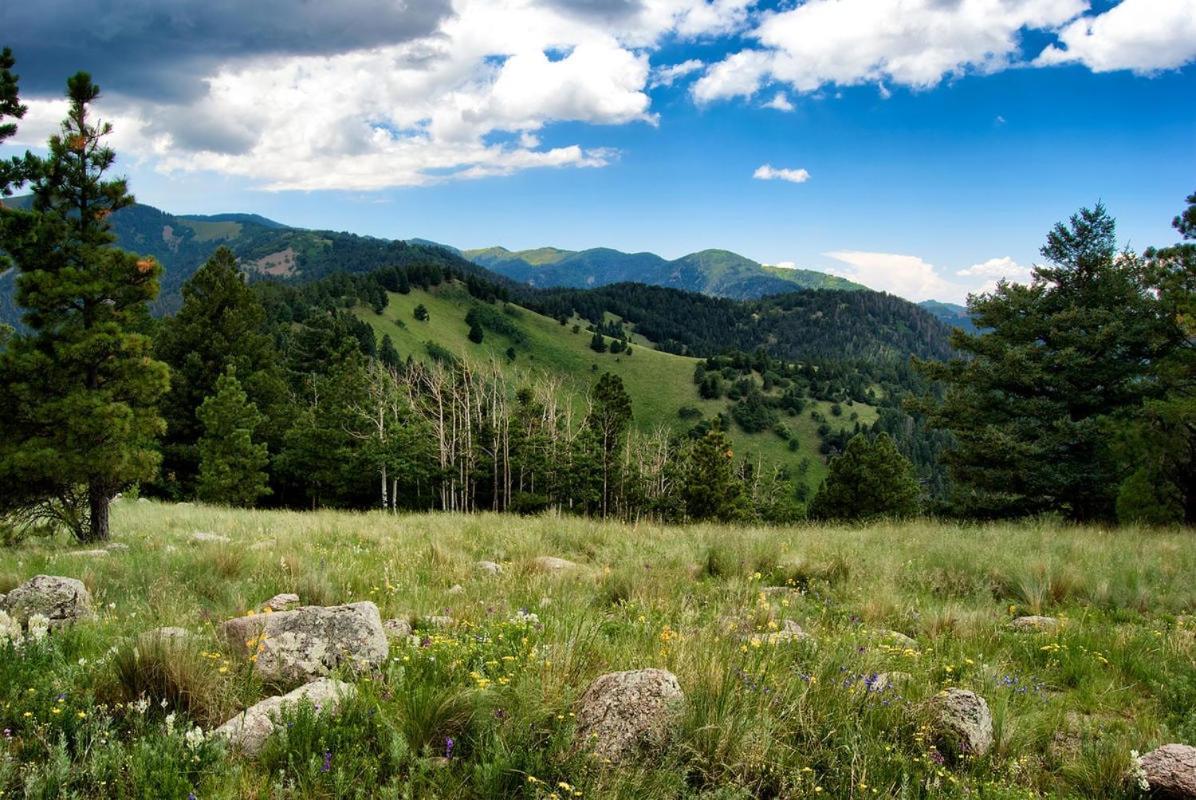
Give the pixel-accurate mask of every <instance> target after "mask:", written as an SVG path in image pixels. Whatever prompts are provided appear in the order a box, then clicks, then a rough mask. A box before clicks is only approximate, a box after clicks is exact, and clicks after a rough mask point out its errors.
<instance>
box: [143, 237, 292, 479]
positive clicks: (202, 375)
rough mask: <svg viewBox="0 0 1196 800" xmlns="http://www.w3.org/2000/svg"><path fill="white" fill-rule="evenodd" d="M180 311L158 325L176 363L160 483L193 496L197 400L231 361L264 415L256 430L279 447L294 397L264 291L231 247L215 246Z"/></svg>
mask: <svg viewBox="0 0 1196 800" xmlns="http://www.w3.org/2000/svg"><path fill="white" fill-rule="evenodd" d="M182 293H183V305H182V308H180V309H179V312H178V314H176V315H175V316H173V317H170V318H169V319H167V320H166V321H165V322H164V323H163V324H162V325H161V327H160V328H159V329H158V334H157V337H156V338H155V342H154V350H155V355H156V356H157V357H158V358H160V359H161V360H162V361H165V362H166V363H167V364H169V365H170V368H171V380H170V391H169V392H168V393H167V395H166V397H165V398H164V400H163V403H162V412H163V416H164V417H165V418H166V435H165V436H164V437H163V442H162V451H163V464H162V471H163V480H162V483H161V491H163V492H164V493H166V494H167V495H168V496H171V497H182V496H188V495H189V494H190V493H191V492H192V491H193V490H194V482H195V477H196V474H197V471H198V468H199V467H198V454H197V453H196V449H195V447H196V442H197V441H198V440H199V437H200V433H201V425H200V421H199V419H198V418H197V417H196V413H195V412H196V409H197V408H199V406H200V404H201V403H202V402H203V401H204V400H205V399H206V398H207V397H210V396H211V395H213V394H215V392H216V388H217V387H216V384H217V381H218V380H219V379H220V378H221V376H222V375H224V374H226V373H227V372H228V370H229V369H232V370H235V372H236V374H237V376H238V377H237V380H238V381H239V383H240V385H241V386H242V388H244V390H245V392H246V394H247V395H248V398H249V400H250V402H251V403H253V404H254V405H255V406H256V407H257V408H258V410H259V411H261V412H262V413H263V414H264V415H265V420H264V421H263V424H262V426H261V427H260V428H259V429H258V430H257V436H258V438H259V440H260V441H263V442H265V443H266V444H267V446H268V447H269V448H270V449H271V450H272V451H274V452H277V451H278V449H279V448H280V447H281V445H282V437H283V435H284V433H285V430H286V429H285V425H286V422H287V421H288V417H289V414H288V407H289V397H288V393H287V386H286V379H285V376H284V374H283V371H282V368H281V367H282V358H281V356H280V354H279V352H278V349H277V347H276V346H275V343H274V339H273V337H271V336H270V333H269V327H268V325H267V322H266V310H265V307H264V306H263V305H262V301H261V298H260V297H259V295H258V294H257V293H255V292H254V291H253V290H252V289H251V288H250V287H249V286H248V285H247V284H246V283H245V279H244V277H243V276H242V274H241V271H240V270H239V269H238V267H237V259H236V256H234V255H233V253H232V251H231V250H229V249H228V248H225V247H221V248H218V249H217V250H216V252H215V253H214V254H213V255H212V257H211V258H210V259H208V261H207V263H205V264H204V265H203V266H202V267H201V268H200V269H199V270H198V271H197V272H196V273H195V274H194V275H192V276H191V278H190V279H189V280H188V281H187V282H186V283H185V284H183V288H182Z"/></svg>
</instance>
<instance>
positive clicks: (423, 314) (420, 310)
mask: <svg viewBox="0 0 1196 800" xmlns="http://www.w3.org/2000/svg"><path fill="white" fill-rule="evenodd" d="M414 316H415V318H416V320H418V321H419V322H427V321H428V319H429V316H430V315H429V314H428V307H427V306H425V305H424V304H423V303H420V304H419V305H417V306H416V307H415V311H414Z"/></svg>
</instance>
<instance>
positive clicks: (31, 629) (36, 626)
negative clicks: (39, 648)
mask: <svg viewBox="0 0 1196 800" xmlns="http://www.w3.org/2000/svg"><path fill="white" fill-rule="evenodd" d="M26 627H27V628H28V634H29V639H30V641H33V642H40V641H41V640H42V639H45V638H46V635H47V634H48V633H49V632H50V618H49V617H47V616H45V615H44V614H34V615H33V616H32V617H30V618H29V622H28V624H27V625H26Z"/></svg>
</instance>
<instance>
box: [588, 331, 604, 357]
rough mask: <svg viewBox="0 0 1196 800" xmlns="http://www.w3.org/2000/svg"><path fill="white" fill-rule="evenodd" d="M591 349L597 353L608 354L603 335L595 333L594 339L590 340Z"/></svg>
mask: <svg viewBox="0 0 1196 800" xmlns="http://www.w3.org/2000/svg"><path fill="white" fill-rule="evenodd" d="M590 349H591V350H593V351H594V352H595V353H605V352H606V340H605V339H603V338H602V334H601V333H599V332H598V331H594V335H593V337H591V338H590Z"/></svg>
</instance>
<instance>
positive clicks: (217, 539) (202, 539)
mask: <svg viewBox="0 0 1196 800" xmlns="http://www.w3.org/2000/svg"><path fill="white" fill-rule="evenodd" d="M191 541H193V542H195V543H197V544H228V543H229V542H231V541H232V539H230V538H228V537H227V536H221V535H220V534H218V533H207V532H206V531H197V532H195V533H193V534H191Z"/></svg>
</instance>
